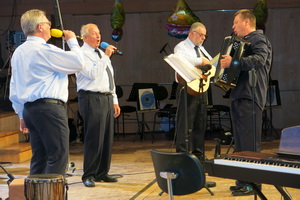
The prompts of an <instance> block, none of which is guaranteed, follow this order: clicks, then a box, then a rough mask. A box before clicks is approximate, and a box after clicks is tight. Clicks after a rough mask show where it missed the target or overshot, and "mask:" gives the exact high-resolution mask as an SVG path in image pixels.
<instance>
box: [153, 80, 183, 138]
mask: <svg viewBox="0 0 300 200" xmlns="http://www.w3.org/2000/svg"><path fill="white" fill-rule="evenodd" d="M172 90H173V88H172ZM167 97H168V91H167V89H166V88H165V87H164V86H158V89H157V94H156V95H155V98H156V100H157V104H158V105H159V104H160V101H162V100H164V99H166V98H167ZM171 98H172V96H171V97H170V99H171ZM176 110H177V108H176V107H172V104H167V105H165V107H163V108H161V109H159V110H158V111H157V112H156V113H155V114H154V121H153V131H152V132H153V133H154V132H155V126H156V119H157V117H159V118H163V117H165V118H168V121H166V122H161V123H165V124H168V125H169V127H168V131H169V138H170V139H171V136H170V130H171V128H172V126H173V127H174V126H175V117H176Z"/></svg>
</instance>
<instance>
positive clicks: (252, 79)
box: [249, 67, 257, 152]
mask: <svg viewBox="0 0 300 200" xmlns="http://www.w3.org/2000/svg"><path fill="white" fill-rule="evenodd" d="M249 84H250V87H251V88H252V127H253V134H254V135H253V140H254V143H253V144H254V151H255V152H256V117H255V115H256V113H255V97H256V92H255V88H256V84H257V76H256V70H255V69H254V67H253V68H252V69H251V70H250V71H249Z"/></svg>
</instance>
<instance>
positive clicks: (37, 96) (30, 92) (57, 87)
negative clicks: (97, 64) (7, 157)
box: [9, 9, 83, 175]
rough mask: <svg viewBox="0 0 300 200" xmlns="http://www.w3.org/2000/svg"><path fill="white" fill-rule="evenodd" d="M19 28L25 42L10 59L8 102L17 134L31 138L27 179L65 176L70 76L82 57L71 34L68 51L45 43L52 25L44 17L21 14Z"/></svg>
mask: <svg viewBox="0 0 300 200" xmlns="http://www.w3.org/2000/svg"><path fill="white" fill-rule="evenodd" d="M21 27H22V30H23V32H24V34H25V35H26V36H27V39H26V41H25V42H24V43H23V44H22V45H20V46H19V47H18V48H17V49H16V50H15V52H14V54H13V56H12V59H11V66H12V77H11V81H10V95H9V98H10V100H11V102H12V105H13V108H14V110H15V112H16V113H17V114H18V115H19V117H20V129H21V131H22V132H23V133H28V132H29V136H30V143H31V147H32V158H31V164H30V174H62V175H63V174H65V171H66V169H67V164H68V156H69V126H68V117H67V112H66V106H65V103H66V102H67V99H68V74H73V73H75V72H77V71H80V70H81V69H82V67H83V54H82V52H81V50H80V47H79V45H78V42H77V39H76V35H75V34H74V32H72V31H67V30H65V31H63V33H64V40H66V41H67V43H68V46H69V47H70V50H71V51H64V50H62V49H60V48H58V47H56V46H54V45H51V44H47V43H46V42H47V41H48V40H49V39H50V38H51V35H50V27H51V22H50V21H49V20H48V19H47V17H46V14H45V12H44V11H41V10H37V9H33V10H29V11H27V12H25V13H24V14H23V15H22V17H21Z"/></svg>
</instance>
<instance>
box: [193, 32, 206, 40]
mask: <svg viewBox="0 0 300 200" xmlns="http://www.w3.org/2000/svg"><path fill="white" fill-rule="evenodd" d="M194 32H195V33H197V34H198V35H199V36H200V37H205V38H206V39H207V37H208V36H207V35H204V34H202V33H198V32H197V31H194Z"/></svg>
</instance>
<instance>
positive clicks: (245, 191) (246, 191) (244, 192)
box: [231, 185, 255, 196]
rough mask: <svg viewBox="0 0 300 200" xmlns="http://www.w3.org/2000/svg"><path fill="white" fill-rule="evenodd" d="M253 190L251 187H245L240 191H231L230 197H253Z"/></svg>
mask: <svg viewBox="0 0 300 200" xmlns="http://www.w3.org/2000/svg"><path fill="white" fill-rule="evenodd" d="M254 193H255V192H254V190H253V189H252V187H251V185H245V186H243V187H242V188H241V189H239V190H236V191H233V192H232V193H231V194H232V196H247V195H254Z"/></svg>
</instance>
